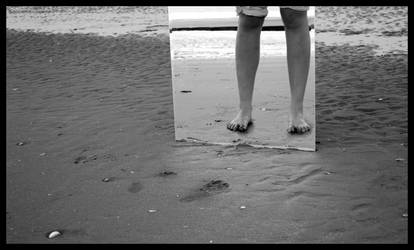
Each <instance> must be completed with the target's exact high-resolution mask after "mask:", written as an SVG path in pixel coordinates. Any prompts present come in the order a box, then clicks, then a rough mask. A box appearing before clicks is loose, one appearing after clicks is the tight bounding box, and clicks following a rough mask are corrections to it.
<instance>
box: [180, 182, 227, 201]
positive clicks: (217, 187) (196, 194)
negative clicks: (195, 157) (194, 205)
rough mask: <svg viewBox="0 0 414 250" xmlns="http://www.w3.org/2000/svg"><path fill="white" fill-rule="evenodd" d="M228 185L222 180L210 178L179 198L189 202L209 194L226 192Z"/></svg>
mask: <svg viewBox="0 0 414 250" xmlns="http://www.w3.org/2000/svg"><path fill="white" fill-rule="evenodd" d="M229 187H230V185H229V184H228V183H227V182H224V181H222V180H212V181H210V182H208V183H206V184H204V185H203V186H202V187H201V188H199V189H197V190H195V191H193V192H192V193H190V194H188V195H186V196H184V197H183V198H181V199H180V201H182V202H191V201H195V200H199V199H203V198H206V197H208V196H211V195H216V194H219V193H223V192H227V191H228V190H229Z"/></svg>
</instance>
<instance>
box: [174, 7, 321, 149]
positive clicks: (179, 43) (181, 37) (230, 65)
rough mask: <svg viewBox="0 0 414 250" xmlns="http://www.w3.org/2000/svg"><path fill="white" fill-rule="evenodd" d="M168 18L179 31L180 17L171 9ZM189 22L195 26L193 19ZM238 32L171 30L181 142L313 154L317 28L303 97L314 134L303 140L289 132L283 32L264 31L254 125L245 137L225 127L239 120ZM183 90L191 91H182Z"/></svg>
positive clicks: (178, 134)
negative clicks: (177, 20) (175, 24)
mask: <svg viewBox="0 0 414 250" xmlns="http://www.w3.org/2000/svg"><path fill="white" fill-rule="evenodd" d="M275 9H276V10H277V12H278V11H279V10H278V8H275ZM232 11H233V18H237V15H236V13H235V8H234V7H232ZM273 12H274V11H273ZM270 13H272V9H270V12H269V14H270ZM169 15H170V29H171V28H172V27H174V25H172V23H174V20H172V18H171V17H173V19H174V18H176V19H178V18H179V15H178V14H176V13H175V12H174V9H169ZM188 16H190V15H188ZM279 18H280V17H279ZM236 20H237V19H236ZM203 22H204V25H205V26H206V27H212V26H214V25H220V24H217V20H214V19H207V18H206V19H204V20H203ZM209 22H210V23H209ZM199 23H201V22H199ZM236 23H237V22H236ZM182 24H183V22H181V23H180V25H182ZM187 24H188V26H189V27H192V23H191V19H189V20H188V22H187ZM236 34H237V31H234V30H228V31H211V30H202V31H199V30H197V31H192V30H190V31H172V32H170V46H171V57H172V72H173V75H172V81H173V96H174V116H175V136H176V139H177V140H187V141H196V142H208V143H215V144H222V145H227V144H249V145H252V146H256V147H275V148H297V149H304V150H314V149H315V136H314V128H315V119H314V116H315V111H314V100H315V99H314V91H315V88H314V35H315V32H314V30H313V29H312V30H311V31H310V37H311V67H310V72H309V77H308V84H307V90H306V93H305V98H304V110H305V116H306V117H305V118H306V119H307V120H309V123H310V124H311V128H312V131H311V132H310V133H308V134H306V135H301V136H293V135H289V134H288V133H287V132H286V128H287V126H288V114H289V112H288V110H289V102H290V93H289V82H288V74H287V62H286V41H285V33H284V31H262V34H261V58H260V65H259V68H258V71H257V74H256V82H255V89H254V97H253V121H254V123H253V125H252V126H251V127H250V128H249V131H248V133H244V134H242V133H234V132H231V131H229V130H227V129H226V123H227V122H229V121H230V120H231V119H232V118H234V117H233V116H234V114H235V113H236V112H237V107H238V92H237V90H238V89H237V81H236V71H235V40H236ZM182 90H190V91H191V92H189V93H183V92H182ZM216 120H219V121H220V122H216Z"/></svg>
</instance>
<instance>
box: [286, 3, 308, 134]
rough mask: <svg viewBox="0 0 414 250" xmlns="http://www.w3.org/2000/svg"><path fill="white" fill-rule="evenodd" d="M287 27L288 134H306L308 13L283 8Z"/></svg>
mask: <svg viewBox="0 0 414 250" xmlns="http://www.w3.org/2000/svg"><path fill="white" fill-rule="evenodd" d="M280 13H281V16H282V19H283V23H284V25H285V34H286V46H287V62H288V72H289V84H290V93H291V100H290V120H289V128H288V132H290V133H295V132H297V133H304V132H306V131H309V130H310V126H309V125H308V124H307V123H306V122H305V120H304V117H303V98H304V95H305V89H306V81H307V78H308V73H309V58H310V37H309V25H308V17H307V12H306V11H297V10H292V9H289V8H281V9H280Z"/></svg>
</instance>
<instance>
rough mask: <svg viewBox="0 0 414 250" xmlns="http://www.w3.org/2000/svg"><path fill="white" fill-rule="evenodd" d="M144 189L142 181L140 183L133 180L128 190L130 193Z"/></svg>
mask: <svg viewBox="0 0 414 250" xmlns="http://www.w3.org/2000/svg"><path fill="white" fill-rule="evenodd" d="M142 189H143V186H142V184H141V183H139V182H133V183H131V185H129V188H128V191H129V192H130V193H138V192H139V191H141V190H142Z"/></svg>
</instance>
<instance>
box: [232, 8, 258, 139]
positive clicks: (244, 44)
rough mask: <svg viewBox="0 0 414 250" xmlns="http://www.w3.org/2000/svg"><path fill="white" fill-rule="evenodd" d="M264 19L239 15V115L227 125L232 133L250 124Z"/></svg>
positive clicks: (237, 60)
mask: <svg viewBox="0 0 414 250" xmlns="http://www.w3.org/2000/svg"><path fill="white" fill-rule="evenodd" d="M263 21H264V17H254V16H248V15H244V14H240V15H239V24H238V29H237V38H236V73H237V83H238V88H239V108H240V110H239V113H238V114H237V116H236V117H235V118H234V119H233V120H232V121H231V122H229V123H228V124H227V128H228V129H230V130H233V131H241V132H244V131H246V130H247V128H248V126H249V124H250V123H251V122H252V98H253V89H254V80H255V77H256V71H257V67H258V65H259V57H260V33H261V30H262V25H263Z"/></svg>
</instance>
